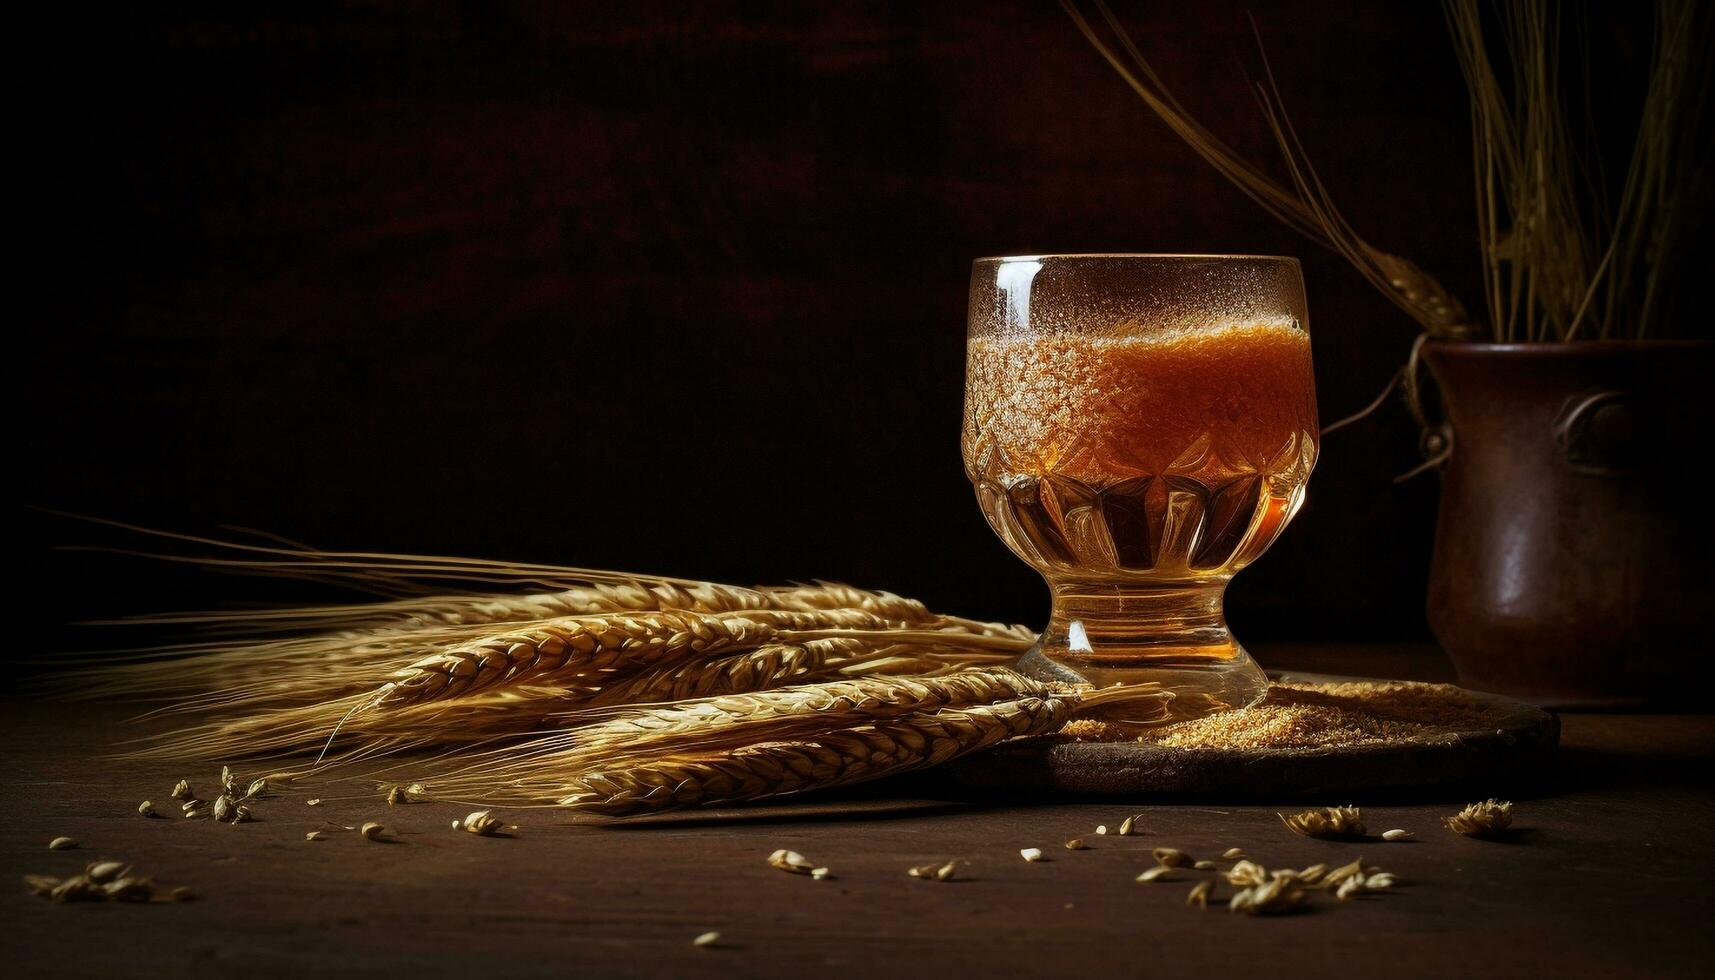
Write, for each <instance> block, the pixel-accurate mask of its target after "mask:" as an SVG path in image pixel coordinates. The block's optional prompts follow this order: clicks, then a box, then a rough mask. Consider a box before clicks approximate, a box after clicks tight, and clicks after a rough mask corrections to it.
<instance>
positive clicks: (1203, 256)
mask: <svg viewBox="0 0 1715 980" xmlns="http://www.w3.org/2000/svg"><path fill="white" fill-rule="evenodd" d="M1041 259H1170V260H1182V261H1208V260H1211V259H1216V260H1218V259H1253V260H1262V261H1268V262H1290V263H1292V264H1293V265H1298V264H1299V262H1298V259H1297V258H1296V257H1294V256H1291V255H1254V254H1246V253H1242V252H1037V253H1024V254H1020V255H983V256H979V257H977V258H975V259H972V260H971V264H972V265H982V264H984V263H996V262H1034V261H1039V260H1041Z"/></svg>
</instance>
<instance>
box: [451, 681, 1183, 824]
mask: <svg viewBox="0 0 1715 980" xmlns="http://www.w3.org/2000/svg"><path fill="white" fill-rule="evenodd" d="M1120 697H1124V698H1125V699H1126V700H1128V701H1137V702H1151V703H1152V704H1153V705H1156V706H1159V705H1164V704H1165V703H1166V702H1167V701H1168V700H1169V695H1167V694H1166V693H1164V692H1162V691H1160V690H1159V689H1158V688H1156V687H1155V686H1154V685H1140V686H1135V687H1131V688H1127V689H1124V690H1123V691H1122V690H1120V689H1108V690H1104V691H1101V692H1093V691H1066V690H1059V689H1056V688H1054V687H1051V686H1049V685H1045V684H1042V683H1040V682H1037V681H1034V680H1031V679H1029V678H1026V677H1023V676H1022V675H1019V674H1017V673H1015V672H1013V671H1011V670H1007V669H1004V668H969V669H964V670H959V671H955V672H953V673H949V674H946V675H944V676H939V677H929V678H923V677H897V676H889V675H878V676H873V677H863V678H858V679H854V680H848V681H839V682H829V683H819V684H804V685H796V686H792V687H785V688H781V689H779V690H775V691H768V692H763V693H756V694H745V695H728V696H723V697H714V698H704V699H700V700H696V701H685V702H679V703H677V704H671V705H663V706H660V707H633V708H630V709H627V710H621V711H616V712H613V713H611V714H609V716H608V717H607V719H606V720H604V721H601V722H599V723H596V724H591V725H586V726H584V727H581V728H577V729H574V730H571V731H567V732H562V733H558V734H555V735H551V736H547V737H543V738H538V739H533V740H529V741H525V742H521V743H513V744H509V745H505V746H503V747H500V748H495V749H491V750H486V751H480V752H462V753H459V754H458V755H457V756H456V758H457V760H458V761H459V762H460V763H461V765H460V766H459V767H458V768H456V769H454V770H452V771H449V772H444V773H441V774H439V775H433V776H430V777H428V778H427V779H425V780H423V782H424V784H425V787H426V790H425V791H426V793H427V794H428V795H429V796H431V797H435V798H441V799H447V800H461V801H481V802H489V803H496V804H508V805H537V806H547V805H561V806H569V807H573V808H577V809H585V810H590V811H592V812H600V813H628V812H637V811H642V810H660V809H667V808H671V807H679V806H688V805H692V804H696V803H711V802H722V801H727V802H736V801H739V800H748V799H759V798H762V797H766V796H777V795H782V794H786V793H797V792H803V791H806V790H811V789H821V788H825V787H829V786H839V785H844V784H847V783H852V782H858V781H861V780H865V779H872V778H876V777H878V776H882V775H886V774H888V773H892V772H900V771H904V770H907V769H914V768H921V767H924V766H930V765H935V764H938V763H940V762H944V761H946V760H947V759H950V758H953V757H955V756H957V755H961V754H963V753H965V752H970V751H974V750H975V749H979V748H983V747H986V746H989V745H993V744H995V743H996V742H999V741H1002V740H1004V739H1007V738H1012V737H1016V736H1022V735H1039V734H1045V733H1048V732H1051V731H1054V730H1056V729H1057V728H1058V727H1059V726H1060V725H1061V724H1062V723H1063V722H1064V721H1065V720H1066V719H1067V718H1069V717H1070V715H1071V713H1072V712H1073V711H1074V710H1081V709H1083V708H1085V707H1088V706H1093V705H1096V704H1098V703H1105V702H1107V701H1110V700H1114V699H1118V698H1120Z"/></svg>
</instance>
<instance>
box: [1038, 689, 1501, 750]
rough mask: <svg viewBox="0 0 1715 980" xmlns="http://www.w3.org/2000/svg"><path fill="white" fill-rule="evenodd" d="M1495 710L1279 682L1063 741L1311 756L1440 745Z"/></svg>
mask: <svg viewBox="0 0 1715 980" xmlns="http://www.w3.org/2000/svg"><path fill="white" fill-rule="evenodd" d="M1495 721H1496V717H1495V713H1494V709H1492V708H1490V707H1488V706H1486V705H1484V704H1483V703H1482V702H1481V701H1478V700H1477V699H1476V698H1473V697H1472V696H1471V695H1470V694H1469V693H1467V692H1466V691H1463V690H1461V689H1459V688H1457V687H1454V686H1452V685H1450V684H1420V683H1414V682H1408V681H1377V682H1364V681H1352V682H1345V683H1338V684H1309V683H1303V682H1285V683H1281V682H1277V683H1275V684H1273V685H1272V686H1271V687H1270V688H1269V691H1268V695H1267V696H1266V697H1265V698H1264V699H1263V700H1262V701H1261V702H1260V703H1258V704H1255V705H1252V706H1251V707H1248V708H1240V709H1239V710H1237V711H1225V712H1221V713H1220V714H1214V715H1208V716H1206V717H1203V718H1197V719H1193V720H1191V721H1181V722H1175V723H1172V724H1168V725H1162V726H1160V727H1158V728H1152V729H1148V730H1146V731H1144V732H1143V733H1142V734H1141V735H1140V734H1138V733H1137V732H1136V731H1133V730H1126V729H1118V728H1114V727H1113V726H1110V725H1107V724H1105V723H1103V722H1100V721H1097V720H1094V719H1079V720H1074V721H1073V722H1071V723H1070V724H1068V725H1067V726H1066V727H1065V729H1064V730H1063V732H1062V734H1064V735H1066V736H1070V737H1072V738H1076V739H1080V740H1084V741H1139V742H1145V743H1148V744H1151V745H1162V746H1169V747H1172V748H1184V749H1200V748H1220V749H1317V748H1331V747H1352V746H1359V745H1374V744H1379V743H1382V742H1401V741H1415V742H1446V741H1453V740H1455V739H1456V738H1457V737H1458V735H1459V734H1460V733H1461V732H1472V731H1486V730H1490V729H1493V728H1494V727H1495Z"/></svg>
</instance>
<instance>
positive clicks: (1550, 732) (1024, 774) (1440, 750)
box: [937, 673, 1560, 803]
mask: <svg viewBox="0 0 1715 980" xmlns="http://www.w3.org/2000/svg"><path fill="white" fill-rule="evenodd" d="M1276 679H1277V680H1291V681H1299V682H1308V683H1315V684H1330V683H1336V682H1341V681H1355V680H1364V678H1355V677H1333V676H1329V675H1324V674H1299V673H1291V674H1286V675H1281V676H1277V677H1276ZM1468 693H1469V694H1470V695H1471V697H1472V698H1474V699H1476V700H1477V701H1479V702H1481V703H1483V704H1484V705H1485V706H1487V707H1489V708H1491V709H1492V712H1493V714H1492V717H1491V718H1490V719H1488V720H1489V721H1490V722H1492V724H1491V725H1489V726H1488V727H1485V728H1484V729H1483V730H1481V731H1471V732H1461V733H1459V734H1458V736H1457V737H1456V738H1454V739H1450V740H1448V739H1442V740H1436V741H1429V740H1415V739H1409V740H1402V741H1394V742H1386V743H1380V744H1375V745H1360V746H1351V747H1326V748H1307V749H1239V748H1173V747H1168V746H1161V745H1147V744H1141V743H1136V742H1074V741H1069V740H1055V739H1041V740H1035V741H1029V742H1020V743H1018V744H1016V745H1004V746H1001V747H1000V748H997V749H994V750H991V751H989V752H984V753H980V754H977V755H973V756H970V757H968V758H965V759H961V760H958V761H955V762H953V763H951V764H949V765H947V766H945V767H942V768H941V769H938V770H937V772H940V773H943V774H945V776H946V777H947V778H950V779H953V780H954V781H955V782H957V783H958V784H959V785H961V786H963V787H965V788H968V789H976V790H983V791H989V792H996V793H1004V794H1018V795H1025V796H1031V797H1040V796H1043V795H1064V796H1125V797H1128V798H1149V799H1153V800H1155V801H1157V802H1168V801H1172V800H1192V799H1199V800H1203V799H1207V800H1247V801H1253V802H1255V801H1261V800H1273V799H1281V800H1289V799H1305V800H1312V799H1313V800H1317V801H1320V802H1324V803H1331V802H1338V803H1346V802H1361V801H1363V800H1364V799H1373V798H1391V797H1399V796H1408V797H1422V796H1435V795H1447V796H1454V795H1460V794H1462V795H1471V794H1473V793H1480V794H1482V795H1502V796H1508V795H1525V794H1526V793H1527V792H1528V791H1529V790H1530V789H1531V787H1532V786H1533V785H1534V784H1536V783H1538V782H1540V781H1542V780H1543V779H1544V778H1545V777H1547V776H1549V775H1551V774H1552V773H1553V771H1554V757H1555V750H1556V748H1557V747H1558V745H1559V742H1560V721H1559V719H1558V718H1556V717H1555V716H1554V715H1551V714H1549V713H1548V712H1546V711H1543V710H1542V709H1541V708H1537V707H1534V706H1532V705H1528V704H1524V703H1522V702H1519V701H1514V700H1512V699H1510V698H1504V697H1501V696H1499V695H1495V694H1483V693H1480V692H1476V691H1471V692H1468Z"/></svg>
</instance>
